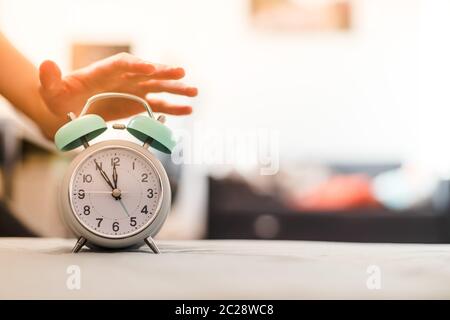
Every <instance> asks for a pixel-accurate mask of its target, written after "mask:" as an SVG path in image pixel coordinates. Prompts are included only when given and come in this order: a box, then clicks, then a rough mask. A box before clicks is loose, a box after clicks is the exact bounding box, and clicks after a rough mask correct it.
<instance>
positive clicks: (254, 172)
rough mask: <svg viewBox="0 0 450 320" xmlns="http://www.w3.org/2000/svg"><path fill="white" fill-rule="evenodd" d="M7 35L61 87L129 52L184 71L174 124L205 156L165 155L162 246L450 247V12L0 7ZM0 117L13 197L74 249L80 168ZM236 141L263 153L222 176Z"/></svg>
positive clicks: (254, 4) (305, 6)
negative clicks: (69, 218) (62, 74)
mask: <svg viewBox="0 0 450 320" xmlns="http://www.w3.org/2000/svg"><path fill="white" fill-rule="evenodd" d="M0 30H1V31H2V32H4V33H5V34H6V36H8V37H9V39H10V40H11V41H12V42H13V43H14V44H15V45H16V46H17V47H18V48H19V49H20V50H21V51H22V52H23V53H24V54H25V55H26V56H27V57H28V58H29V59H31V60H32V61H33V62H34V63H35V64H36V65H37V64H39V63H40V62H41V61H43V60H45V59H52V60H55V61H56V62H57V63H58V64H59V65H60V66H62V68H63V69H64V71H69V70H72V69H74V68H79V67H82V66H84V65H86V64H89V63H90V62H92V61H95V60H97V59H100V58H103V57H106V56H109V55H111V54H114V53H117V52H122V51H129V52H131V53H133V54H135V55H137V56H139V57H142V58H144V59H147V60H150V61H154V62H161V63H165V64H173V65H179V66H183V67H185V69H186V71H187V77H186V82H188V83H192V84H194V85H196V86H198V88H199V90H200V93H199V96H198V97H197V98H195V100H194V102H193V105H194V108H195V111H194V114H193V115H192V116H190V117H183V118H174V117H169V119H168V125H169V126H170V127H171V128H174V129H176V130H178V132H179V133H180V136H181V135H182V133H183V134H184V135H186V133H188V134H189V135H190V139H189V140H188V141H189V142H190V143H189V144H187V145H185V146H184V147H187V148H191V149H192V148H194V149H195V148H197V151H193V153H195V154H197V155H199V156H198V157H196V158H195V160H192V161H189V162H188V163H182V164H174V163H173V162H172V161H171V160H170V158H164V157H163V156H162V155H159V156H160V157H161V159H162V161H163V162H164V164H165V165H166V168H167V170H168V172H169V175H170V177H171V180H172V181H171V182H172V186H173V189H174V194H175V196H174V200H173V210H172V213H171V215H170V218H169V220H168V222H167V223H166V225H165V226H164V228H163V230H162V231H161V233H160V234H159V235H158V237H160V238H170V239H196V238H213V239H214V238H242V239H303V240H335V241H368V242H449V241H450V220H449V219H450V188H449V186H450V184H449V183H448V178H449V176H450V151H449V149H448V147H447V144H446V143H447V138H448V137H449V136H450V135H449V128H448V119H449V117H448V116H449V115H450V112H449V110H448V108H449V106H450V94H449V92H450V90H448V85H449V81H448V80H449V75H450V59H449V58H448V57H449V56H450V40H449V38H448V32H449V31H450V3H449V2H448V1H445V0H427V1H425V0H422V1H421V0H216V1H207V0H189V1H183V0H166V1H156V0H127V1H124V0H115V1H106V0H89V1H88V0H79V1H69V0H60V1H53V0H39V1H26V0H0ZM0 72H1V70H0ZM12 81H13V79H12ZM24 94H26V93H24ZM169 99H174V97H169ZM177 99H180V98H177ZM0 105H1V108H0V132H1V135H2V139H1V145H0V146H1V166H2V170H1V171H2V175H1V186H2V197H3V198H4V200H6V201H7V203H8V204H9V207H10V210H11V211H12V213H13V214H14V216H16V217H17V218H18V219H19V220H20V221H21V223H23V224H24V225H25V226H26V227H27V228H29V229H30V230H31V231H32V232H33V233H34V234H35V235H38V236H57V237H59V236H70V234H69V232H68V231H67V230H66V229H65V227H64V226H63V224H62V223H61V221H60V219H59V215H58V210H57V192H58V182H59V180H60V178H61V176H62V175H63V174H64V172H65V169H66V167H67V165H68V164H69V163H70V160H71V158H72V157H73V154H69V155H67V154H58V153H56V152H55V149H54V148H53V146H52V143H50V142H48V141H46V140H45V139H44V138H42V137H41V136H40V134H39V132H38V130H37V129H36V127H34V126H33V124H32V123H30V121H29V120H28V119H26V118H24V117H23V116H22V115H19V114H15V113H14V112H13V111H12V109H11V107H10V106H9V105H8V102H7V101H5V100H1V101H0ZM124 121H126V120H124ZM230 135H234V139H235V140H233V141H234V143H235V144H236V145H237V144H239V142H242V141H250V140H249V139H251V137H255V136H256V137H257V138H256V141H259V142H258V143H256V145H255V144H253V145H252V144H247V145H246V144H244V145H243V146H241V147H243V148H244V149H246V150H245V151H248V152H244V153H242V152H241V153H237V154H239V155H237V156H231V157H228V158H227V160H226V161H214V159H216V160H217V157H214V156H211V154H213V155H216V156H217V154H224V153H227V152H231V151H230V150H233V142H232V143H231V149H230V145H229V144H228V145H227V143H225V142H224V139H225V140H226V139H227V137H228V136H230ZM261 136H262V137H266V138H267V137H269V138H267V139H262V140H261V139H260V140H258V137H259V138H261ZM249 137H250V138H249ZM105 138H108V137H105V136H103V138H102V139H105ZM246 139H247V140H246ZM184 141H186V140H184ZM252 141H254V140H252ZM268 141H269V142H268ZM266 142H268V143H269V146H268V147H267V146H265V147H264V146H263V144H264V143H266ZM249 145H252V146H254V148H253V147H252V148H250V147H249V148H248V150H247V146H249ZM267 148H268V149H269V151H270V154H269V156H270V157H269V158H267V159H265V160H266V161H262V160H261V153H262V152H263V153H264V152H266V151H267ZM199 150H200V151H199ZM218 158H219V159H220V157H218ZM211 159H213V160H211ZM267 161H269V162H270V164H274V165H276V166H275V167H274V168H276V170H274V171H272V172H271V173H270V174H267V173H266V174H263V173H262V171H261V166H262V164H264V162H267ZM266 165H267V163H266Z"/></svg>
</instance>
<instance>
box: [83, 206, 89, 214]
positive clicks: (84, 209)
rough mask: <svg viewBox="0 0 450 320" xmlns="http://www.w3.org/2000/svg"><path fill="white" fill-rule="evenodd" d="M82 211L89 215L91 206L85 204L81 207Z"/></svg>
mask: <svg viewBox="0 0 450 320" xmlns="http://www.w3.org/2000/svg"><path fill="white" fill-rule="evenodd" d="M83 213H84V214H85V215H86V216H88V215H90V214H91V207H89V206H88V205H85V206H84V207H83Z"/></svg>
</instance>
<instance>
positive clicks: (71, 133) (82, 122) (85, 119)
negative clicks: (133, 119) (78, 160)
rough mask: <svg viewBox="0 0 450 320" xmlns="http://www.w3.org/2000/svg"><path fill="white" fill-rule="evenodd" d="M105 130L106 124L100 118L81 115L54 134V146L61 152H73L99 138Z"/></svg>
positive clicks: (93, 115) (94, 115)
mask: <svg viewBox="0 0 450 320" xmlns="http://www.w3.org/2000/svg"><path fill="white" fill-rule="evenodd" d="M106 129H107V127H106V122H105V120H103V118H102V117H100V116H98V115H96V114H88V115H83V116H80V117H79V118H74V119H72V120H71V121H70V122H68V123H66V124H65V125H63V126H62V127H61V128H59V130H58V131H57V132H56V134H55V144H56V147H57V148H58V149H59V150H61V151H69V150H73V149H75V148H78V147H79V146H81V145H83V144H84V143H85V142H88V141H90V140H92V139H94V138H95V137H97V136H99V135H100V134H102V133H103V132H104V131H105V130H106Z"/></svg>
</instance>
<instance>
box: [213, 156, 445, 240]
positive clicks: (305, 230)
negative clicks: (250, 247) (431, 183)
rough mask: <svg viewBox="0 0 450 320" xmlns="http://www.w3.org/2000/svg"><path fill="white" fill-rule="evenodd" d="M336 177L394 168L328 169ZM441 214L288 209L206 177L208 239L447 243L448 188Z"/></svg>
mask: <svg viewBox="0 0 450 320" xmlns="http://www.w3.org/2000/svg"><path fill="white" fill-rule="evenodd" d="M332 167H333V169H334V170H335V171H336V172H339V173H353V172H365V173H368V174H370V175H376V174H377V173H379V172H382V171H383V170H386V169H391V168H395V167H396V165H395V164H392V165H385V166H354V167H353V168H350V167H348V166H342V165H340V166H332ZM441 189H442V190H441V191H440V196H439V199H436V200H435V201H434V202H436V203H440V209H438V208H437V206H436V205H433V203H430V204H428V205H426V206H423V207H421V208H417V209H411V210H406V211H401V212H398V211H392V210H388V209H385V208H361V209H352V210H342V211H332V212H329V211H323V212H317V211H314V212H308V211H297V210H293V209H291V208H289V207H287V206H286V205H285V204H284V203H283V202H282V201H281V200H280V199H279V198H280V197H277V196H272V195H263V194H259V193H256V192H255V191H253V190H252V188H250V187H249V186H248V185H247V184H246V183H245V182H243V181H237V180H231V179H223V180H216V179H213V178H210V181H209V204H208V208H209V209H208V225H207V230H208V232H207V238H209V239H277V240H319V241H351V242H396V243H448V242H450V219H449V217H450V214H449V212H450V200H449V199H450V192H449V190H450V187H449V186H448V184H447V185H443V186H442V187H441Z"/></svg>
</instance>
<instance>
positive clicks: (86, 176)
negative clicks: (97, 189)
mask: <svg viewBox="0 0 450 320" xmlns="http://www.w3.org/2000/svg"><path fill="white" fill-rule="evenodd" d="M83 182H84V183H91V182H92V175H90V174H83Z"/></svg>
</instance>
